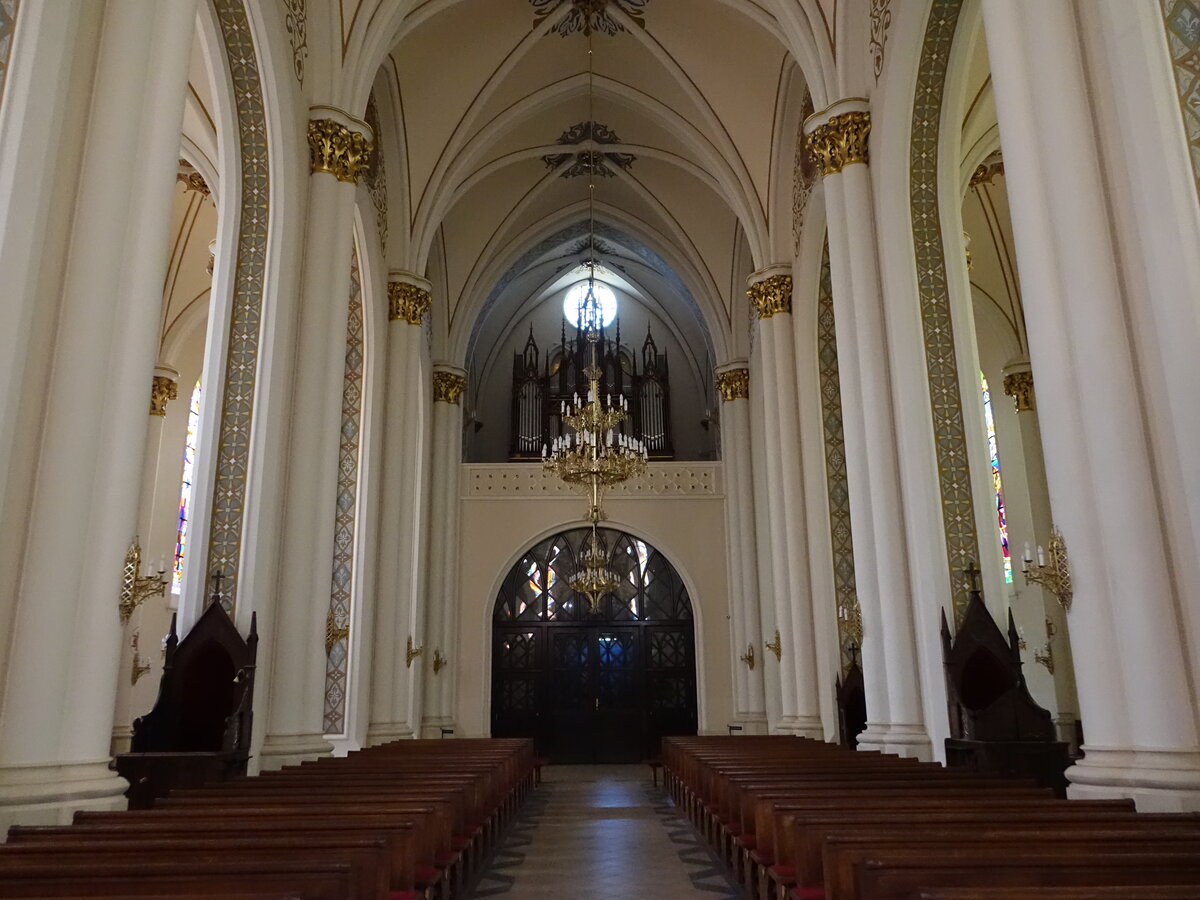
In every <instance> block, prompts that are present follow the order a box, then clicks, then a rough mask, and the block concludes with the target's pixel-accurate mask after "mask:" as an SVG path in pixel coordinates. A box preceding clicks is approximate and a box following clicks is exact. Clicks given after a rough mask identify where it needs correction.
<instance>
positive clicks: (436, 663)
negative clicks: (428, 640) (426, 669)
mask: <svg viewBox="0 0 1200 900" xmlns="http://www.w3.org/2000/svg"><path fill="white" fill-rule="evenodd" d="M448 665H450V660H448V659H446V657H444V656H442V651H441V650H439V649H437V648H436V647H435V648H434V651H433V674H434V675H436V674H437V673H438V672H440V671H442V669H444V668H446V666H448Z"/></svg>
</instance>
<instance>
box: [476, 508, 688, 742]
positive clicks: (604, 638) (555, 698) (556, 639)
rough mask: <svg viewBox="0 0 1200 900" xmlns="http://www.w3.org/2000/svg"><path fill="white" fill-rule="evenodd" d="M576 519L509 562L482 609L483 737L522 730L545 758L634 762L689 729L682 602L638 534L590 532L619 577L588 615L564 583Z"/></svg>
mask: <svg viewBox="0 0 1200 900" xmlns="http://www.w3.org/2000/svg"><path fill="white" fill-rule="evenodd" d="M588 533H589V530H588V529H586V528H576V529H573V530H571V531H566V532H563V533H562V534H558V535H555V536H553V537H550V538H547V539H546V540H544V541H542V542H541V543H539V544H537V545H536V546H534V547H533V548H531V549H530V550H529V551H528V552H527V553H525V554H524V555H523V556H522V557H521V559H520V560H519V561H518V562H517V564H516V565H515V566H513V568H512V570H511V571H510V572H509V573H508V576H507V577H506V578H505V579H504V584H503V585H502V586H501V588H500V594H499V596H498V597H497V598H496V605H495V610H494V612H493V616H492V735H493V736H494V737H532V738H535V739H536V740H537V744H538V752H539V753H540V754H541V755H543V756H545V757H547V758H549V759H550V760H551V761H552V762H561V763H599V762H637V761H638V760H641V759H646V758H648V757H650V756H653V755H657V753H658V748H659V742H660V740H661V738H662V737H663V736H664V735H672V734H695V733H696V651H695V646H696V645H695V639H694V635H693V621H692V604H691V599H690V598H689V597H688V593H687V589H686V588H685V587H684V585H683V581H682V579H680V577H679V574H678V573H677V572H676V571H675V569H674V567H673V566H672V565H671V564H670V563H669V562H668V561H667V560H666V558H665V557H663V555H662V554H661V553H659V552H658V551H657V550H655V549H654V548H653V547H651V546H650V545H649V544H647V543H646V542H645V541H642V540H639V539H638V538H636V537H633V536H632V535H628V534H625V533H623V532H620V531H612V530H610V529H606V528H602V529H600V534H601V536H602V537H603V538H604V541H605V545H606V546H607V547H608V548H610V562H611V566H612V570H613V572H614V573H615V574H617V575H618V577H619V578H620V581H621V586H620V587H619V588H618V589H617V590H616V591H614V592H612V593H610V594H606V595H605V596H604V597H603V599H602V600H601V604H600V609H599V611H598V612H597V613H596V614H594V615H593V614H591V613H590V612H589V605H588V601H587V598H586V597H584V596H582V595H580V594H577V593H576V592H575V591H573V590H572V589H571V588H570V586H569V585H568V584H567V582H568V580H569V579H570V578H571V576H572V575H573V574H574V572H575V560H576V559H577V558H578V556H579V553H580V547H581V545H582V544H583V540H584V537H585V536H586V535H587V534H588Z"/></svg>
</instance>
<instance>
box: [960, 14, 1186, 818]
mask: <svg viewBox="0 0 1200 900" xmlns="http://www.w3.org/2000/svg"><path fill="white" fill-rule="evenodd" d="M984 17H985V25H986V34H987V40H988V49H989V55H990V57H991V65H992V73H993V83H994V85H995V92H996V108H997V113H998V115H999V120H1000V128H1001V137H1002V140H1003V144H1004V156H1005V173H1006V176H1007V178H1008V184H1009V198H1010V203H1011V207H1012V212H1013V225H1014V229H1013V230H1014V237H1015V241H1016V245H1017V258H1018V262H1019V264H1020V265H1019V268H1020V277H1021V290H1022V295H1023V297H1024V300H1025V316H1026V324H1027V327H1028V333H1029V348H1030V360H1031V362H1032V365H1033V370H1034V373H1035V375H1036V377H1037V385H1038V402H1039V409H1040V412H1041V413H1044V415H1041V416H1040V422H1041V426H1042V436H1043V439H1044V446H1045V458H1046V468H1047V473H1048V476H1049V483H1050V495H1051V499H1052V500H1053V505H1054V515H1055V520H1056V524H1057V525H1058V527H1059V529H1060V530H1061V531H1062V533H1063V535H1064V538H1065V540H1066V543H1067V547H1068V551H1069V553H1070V558H1071V572H1072V576H1073V579H1074V593H1075V599H1074V603H1073V605H1072V607H1071V612H1070V626H1071V643H1072V650H1073V655H1074V659H1075V665H1076V683H1077V686H1078V690H1079V704H1080V713H1081V717H1082V719H1083V728H1084V741H1085V743H1084V748H1083V749H1084V758H1083V760H1081V761H1080V762H1079V763H1078V764H1077V765H1075V766H1073V767H1072V768H1071V769H1069V770H1068V773H1067V777H1068V778H1069V779H1070V781H1071V787H1070V789H1069V792H1070V794H1071V795H1072V796H1088V797H1092V796H1130V797H1134V798H1135V799H1136V800H1137V802H1138V805H1139V807H1140V808H1143V809H1169V808H1176V809H1178V808H1190V809H1196V808H1200V752H1198V741H1197V721H1196V717H1197V711H1196V702H1195V694H1194V689H1193V688H1192V687H1191V676H1192V673H1191V672H1190V670H1189V666H1188V664H1187V661H1186V659H1185V653H1184V647H1183V643H1182V640H1181V631H1182V624H1183V623H1182V622H1181V620H1180V616H1179V612H1178V611H1179V609H1180V608H1181V607H1182V606H1183V605H1184V604H1185V602H1186V601H1187V598H1186V597H1184V596H1179V595H1178V594H1177V588H1176V587H1175V586H1174V585H1173V584H1172V577H1171V576H1172V572H1171V568H1170V563H1169V560H1170V554H1169V552H1168V547H1167V538H1166V535H1165V529H1164V523H1163V519H1162V514H1161V509H1160V504H1161V503H1165V502H1168V501H1169V498H1167V497H1165V496H1163V495H1162V493H1161V488H1160V486H1159V485H1158V484H1156V481H1155V478H1156V469H1157V466H1156V465H1155V462H1156V461H1155V458H1154V455H1153V453H1152V450H1151V447H1150V445H1149V438H1148V435H1147V432H1146V430H1145V425H1144V423H1145V422H1147V421H1148V419H1149V411H1148V408H1147V403H1146V401H1145V400H1144V395H1143V393H1142V391H1143V390H1144V385H1143V381H1142V377H1140V373H1139V371H1138V362H1137V359H1136V354H1135V352H1134V346H1133V340H1132V336H1131V334H1130V331H1129V326H1128V325H1127V322H1129V321H1131V320H1132V319H1134V318H1136V316H1137V315H1138V313H1139V311H1140V310H1139V306H1140V305H1141V303H1142V300H1141V298H1140V297H1127V296H1126V295H1125V288H1124V285H1123V280H1122V279H1123V275H1122V271H1121V269H1120V268H1119V264H1120V262H1121V257H1120V249H1121V248H1120V247H1119V246H1117V244H1116V242H1115V241H1114V239H1113V232H1112V230H1111V224H1110V223H1111V222H1112V221H1113V210H1112V208H1111V207H1110V205H1109V203H1110V202H1111V198H1113V197H1116V196H1119V195H1120V193H1121V188H1119V187H1114V186H1113V185H1112V184H1111V183H1109V182H1106V179H1105V173H1104V169H1103V163H1102V160H1101V158H1100V153H1099V148H1098V146H1097V142H1096V123H1097V121H1099V120H1101V119H1102V118H1103V117H1104V116H1105V115H1106V114H1107V113H1106V112H1105V111H1104V110H1103V109H1097V108H1096V106H1095V103H1094V101H1093V97H1092V94H1093V88H1092V86H1091V85H1090V84H1089V81H1088V67H1087V65H1086V63H1085V60H1084V58H1083V50H1082V48H1081V44H1080V30H1081V28H1080V26H1081V24H1082V23H1081V22H1080V20H1079V19H1078V17H1077V16H1076V15H1075V11H1074V9H1073V7H1072V6H1071V5H1069V4H1043V3H1038V2H1027V0H1005V2H994V0H987V2H985V4H984ZM1047 85H1053V90H1047V89H1046V86H1047ZM1148 100H1149V101H1152V100H1153V98H1152V97H1149V98H1148ZM1156 152H1157V151H1156ZM1141 162H1144V161H1141ZM1121 177H1128V176H1126V175H1124V173H1122V175H1121ZM1126 189H1127V186H1126ZM1125 249H1126V251H1127V252H1128V251H1129V248H1125ZM1137 250H1138V253H1139V255H1141V254H1144V255H1146V256H1149V255H1150V254H1151V253H1152V252H1154V248H1151V247H1141V248H1137ZM1146 264H1147V259H1146V258H1137V259H1135V258H1131V259H1129V260H1128V266H1133V265H1139V266H1144V265H1146ZM1191 302H1194V300H1193V301H1191ZM1191 315H1192V316H1194V307H1193V312H1192V313H1191ZM1193 327H1194V325H1193ZM1193 354H1194V348H1193Z"/></svg>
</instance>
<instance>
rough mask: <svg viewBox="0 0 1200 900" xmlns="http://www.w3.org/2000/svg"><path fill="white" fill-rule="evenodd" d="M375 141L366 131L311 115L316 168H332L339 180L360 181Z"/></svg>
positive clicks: (310, 148)
mask: <svg viewBox="0 0 1200 900" xmlns="http://www.w3.org/2000/svg"><path fill="white" fill-rule="evenodd" d="M374 149H375V145H374V144H372V143H371V141H370V140H368V139H367V136H366V135H365V134H361V133H360V132H357V131H351V130H350V129H349V128H347V127H346V126H345V125H343V124H342V123H341V122H335V121H334V120H333V119H310V120H309V123H308V155H309V159H310V160H311V161H312V170H313V171H314V172H328V173H329V174H331V175H332V176H333V177H334V178H336V179H337V180H338V181H345V182H347V183H349V184H358V176H359V175H361V174H362V173H363V172H365V171H366V169H367V163H368V162H369V161H370V159H371V151H372V150H374Z"/></svg>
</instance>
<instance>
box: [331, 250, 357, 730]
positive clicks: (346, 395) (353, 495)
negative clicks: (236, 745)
mask: <svg viewBox="0 0 1200 900" xmlns="http://www.w3.org/2000/svg"><path fill="white" fill-rule="evenodd" d="M346 321H347V324H346V368H345V371H344V374H343V376H342V437H341V443H340V447H339V450H338V482H337V515H336V517H335V518H334V523H333V581H332V585H331V587H330V592H329V614H328V617H327V618H326V620H325V733H326V734H342V733H344V732H345V730H346V682H347V676H348V673H349V671H350V620H351V615H352V612H353V606H354V551H355V547H356V524H357V521H358V515H357V513H358V472H359V447H360V445H361V442H360V440H359V435H360V433H361V426H362V398H363V305H362V278H361V276H360V274H359V268H358V249H357V247H356V248H355V249H354V252H353V254H352V255H351V261H350V314H349V318H348V319H347V320H346Z"/></svg>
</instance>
